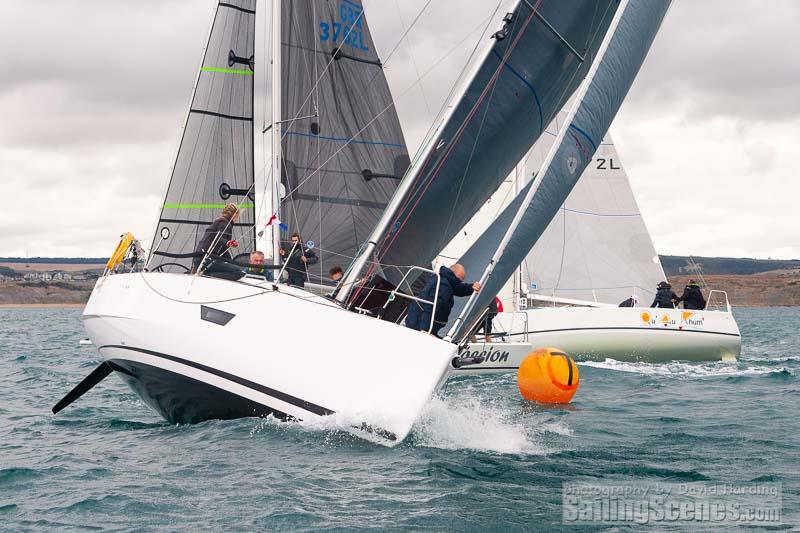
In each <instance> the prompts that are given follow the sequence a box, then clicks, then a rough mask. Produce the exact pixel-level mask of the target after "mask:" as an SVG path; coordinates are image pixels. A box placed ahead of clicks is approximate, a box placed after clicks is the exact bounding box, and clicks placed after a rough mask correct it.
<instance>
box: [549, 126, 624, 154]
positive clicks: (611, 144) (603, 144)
mask: <svg viewBox="0 0 800 533" xmlns="http://www.w3.org/2000/svg"><path fill="white" fill-rule="evenodd" d="M570 128H574V129H576V130H578V131H579V132H581V133H583V134H584V135H586V134H585V133H584V132H583V131H582V130H580V129H578V127H577V126H570ZM544 133H546V134H548V135H550V136H551V137H555V136H556V135H558V134H557V133H553V132H552V131H547V130H544ZM586 138H587V139H589V142H590V143H592V146H594V143H593V142H592V139H591V138H589V136H588V135H586ZM600 146H614V143H600ZM594 149H595V150H597V147H596V146H594Z"/></svg>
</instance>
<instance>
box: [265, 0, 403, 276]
mask: <svg viewBox="0 0 800 533" xmlns="http://www.w3.org/2000/svg"><path fill="white" fill-rule="evenodd" d="M281 19H282V26H281V36H282V46H281V52H282V57H281V62H282V72H281V76H282V102H281V115H282V116H281V120H282V121H283V123H282V130H283V133H282V143H281V144H282V158H283V159H282V167H283V178H282V179H283V184H284V187H285V189H286V192H287V194H286V196H285V198H284V199H283V201H282V203H281V220H282V221H283V222H284V223H285V224H286V225H287V226H288V227H289V230H288V233H293V232H295V231H296V232H298V233H300V235H301V237H302V239H303V241H304V242H307V241H313V242H314V244H315V248H316V252H317V255H318V256H319V259H320V261H319V263H318V264H317V265H314V266H312V267H309V277H310V279H311V281H318V280H319V278H320V277H322V276H323V274H324V273H327V271H328V269H329V268H330V267H332V266H339V265H340V266H346V265H348V264H349V263H350V261H352V258H353V256H355V254H356V252H357V251H358V249H359V247H360V246H361V244H362V243H363V242H364V241H365V240H366V239H367V237H368V236H369V233H370V231H371V230H372V228H373V227H374V226H375V223H376V222H377V220H378V219H379V218H380V216H381V214H382V212H383V210H384V209H385V208H386V204H387V202H388V201H389V199H390V198H391V196H392V194H393V193H394V191H395V189H396V188H397V185H398V183H399V182H400V179H401V178H402V177H403V174H405V171H406V169H407V168H408V165H409V158H408V150H407V148H406V144H405V139H404V138H403V132H402V130H401V128H400V121H399V120H398V118H397V112H396V111H395V108H394V105H393V103H392V95H391V93H390V92H389V86H388V84H387V82H386V78H385V76H384V73H383V67H382V64H381V61H380V58H379V57H378V53H377V50H376V49H375V44H374V42H373V40H372V35H371V34H370V31H369V27H368V25H367V19H366V16H365V14H364V10H363V7H362V5H361V2H360V0H336V1H334V0H289V1H287V0H284V2H283V5H282V16H281ZM284 233H286V232H284ZM284 237H285V234H284Z"/></svg>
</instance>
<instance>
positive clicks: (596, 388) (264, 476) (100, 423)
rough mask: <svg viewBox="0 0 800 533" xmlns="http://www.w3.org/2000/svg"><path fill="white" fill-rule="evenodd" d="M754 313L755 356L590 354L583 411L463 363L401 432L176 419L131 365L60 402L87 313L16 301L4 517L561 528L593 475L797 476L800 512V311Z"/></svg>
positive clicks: (749, 320) (172, 525) (1, 344)
mask: <svg viewBox="0 0 800 533" xmlns="http://www.w3.org/2000/svg"><path fill="white" fill-rule="evenodd" d="M737 313H738V310H737ZM737 320H738V321H739V324H740V328H741V330H742V333H743V344H744V346H743V348H744V353H743V355H742V358H741V359H740V360H739V361H737V362H732V363H686V362H679V363H668V364H646V363H625V362H619V361H613V360H607V361H603V362H600V363H589V362H587V363H581V365H582V366H583V367H584V368H582V369H581V370H582V373H581V377H582V385H581V389H580V390H579V391H578V394H577V396H576V397H575V400H574V402H573V406H572V407H571V408H570V407H543V406H539V405H535V404H531V403H528V402H525V401H523V400H521V399H520V397H519V393H518V390H517V386H516V379H515V376H514V375H495V376H474V377H470V376H460V377H458V378H456V379H453V380H451V381H450V382H449V384H448V386H447V388H446V390H445V391H443V393H442V396H441V397H439V398H435V399H433V400H431V401H430V402H429V403H428V405H427V406H426V408H425V410H424V412H423V413H422V416H421V417H420V419H419V420H418V421H417V423H416V425H415V426H414V428H413V429H412V431H411V435H410V437H409V438H408V439H407V440H406V441H405V442H403V443H401V444H399V445H397V446H395V447H393V448H387V447H384V446H377V445H375V444H372V443H369V442H365V441H364V440H362V439H360V438H358V437H356V436H353V435H352V434H351V433H350V432H349V430H350V429H351V428H350V425H351V424H353V423H357V422H358V421H354V420H352V419H348V418H346V417H342V416H332V417H330V418H324V419H317V420H310V421H305V422H299V423H282V422H278V421H277V420H275V419H241V420H226V421H222V420H219V421H208V422H204V423H201V424H195V425H180V426H175V425H170V424H168V423H166V422H164V421H163V420H162V419H161V418H160V417H159V416H158V415H157V414H156V413H155V412H153V411H152V410H151V409H150V408H149V407H147V405H145V404H144V403H143V402H141V401H139V400H138V399H137V397H136V396H135V394H133V393H132V392H131V391H130V390H129V389H128V387H127V386H125V385H124V384H123V383H122V382H121V381H120V380H118V379H109V380H107V381H105V382H104V383H103V384H101V385H99V386H98V387H96V388H95V389H93V390H92V391H90V392H89V393H87V394H86V395H84V396H83V397H81V398H80V400H78V401H77V402H76V403H75V404H73V405H71V406H70V407H69V408H68V409H67V410H65V411H63V412H62V413H59V415H57V416H53V415H52V414H51V413H50V406H52V405H53V403H55V401H57V400H58V399H60V398H61V397H62V396H63V395H64V393H65V391H66V390H69V389H70V388H71V387H72V386H74V384H75V383H77V382H78V381H80V380H81V379H82V378H83V377H84V376H85V375H86V373H87V372H88V371H89V369H90V368H91V367H93V366H96V364H97V361H98V355H97V353H96V350H95V349H94V348H92V347H88V348H87V347H79V346H78V345H76V343H74V342H71V340H70V339H77V338H78V337H79V336H80V335H82V334H83V333H82V331H81V320H80V312H79V311H74V310H55V309H54V310H44V311H41V310H40V311H36V312H33V311H29V310H19V311H16V310H15V311H9V310H5V309H4V310H2V312H0V328H1V329H0V372H2V374H0V375H3V376H4V378H5V381H4V387H0V406H2V407H0V516H2V519H3V527H4V528H6V529H9V530H30V529H45V528H50V529H59V530H63V529H79V528H83V527H88V526H86V524H89V525H91V526H95V527H102V528H106V529H120V530H126V529H176V528H178V529H198V530H202V529H212V530H217V529H219V530H223V529H236V530H263V529H270V530H272V529H281V530H284V529H285V530H320V529H343V530H350V529H358V528H363V527H364V526H365V525H367V526H369V527H374V528H380V529H389V530H391V529H410V530H427V529H433V530H447V529H476V530H477V529H480V530H494V529H511V530H527V529H530V528H532V527H533V528H535V529H541V530H548V531H549V530H556V529H558V528H561V527H563V526H564V524H563V522H562V515H561V511H562V507H561V504H562V500H561V498H562V484H563V483H564V482H565V481H567V482H568V481H570V480H575V479H586V480H589V481H597V482H599V483H602V482H603V481H608V480H613V481H614V482H615V483H616V482H618V483H636V482H641V481H656V482H669V483H672V482H678V483H695V482H697V483H708V484H717V483H720V484H721V483H733V484H740V483H781V484H782V487H783V494H784V498H783V505H784V511H783V515H782V516H783V519H784V522H785V524H795V523H800V503H798V501H797V498H796V497H795V496H796V495H797V494H799V493H800V492H799V490H800V489H798V487H800V474H798V472H797V468H796V464H795V463H796V456H797V452H798V449H800V440H798V435H800V418H798V417H797V412H798V411H799V410H800V396H798V394H797V383H798V375H800V356H798V354H800V337H798V336H797V335H795V333H794V330H795V329H796V324H797V323H800V309H797V310H780V313H774V312H773V313H772V314H769V311H768V310H766V311H764V310H743V311H742V312H741V314H737ZM19 323H24V324H26V327H25V328H17V327H13V326H14V325H16V324H19ZM265 342H267V341H265ZM23 354H24V355H23ZM695 525H696V526H699V527H703V525H704V524H695ZM676 529H680V527H676Z"/></svg>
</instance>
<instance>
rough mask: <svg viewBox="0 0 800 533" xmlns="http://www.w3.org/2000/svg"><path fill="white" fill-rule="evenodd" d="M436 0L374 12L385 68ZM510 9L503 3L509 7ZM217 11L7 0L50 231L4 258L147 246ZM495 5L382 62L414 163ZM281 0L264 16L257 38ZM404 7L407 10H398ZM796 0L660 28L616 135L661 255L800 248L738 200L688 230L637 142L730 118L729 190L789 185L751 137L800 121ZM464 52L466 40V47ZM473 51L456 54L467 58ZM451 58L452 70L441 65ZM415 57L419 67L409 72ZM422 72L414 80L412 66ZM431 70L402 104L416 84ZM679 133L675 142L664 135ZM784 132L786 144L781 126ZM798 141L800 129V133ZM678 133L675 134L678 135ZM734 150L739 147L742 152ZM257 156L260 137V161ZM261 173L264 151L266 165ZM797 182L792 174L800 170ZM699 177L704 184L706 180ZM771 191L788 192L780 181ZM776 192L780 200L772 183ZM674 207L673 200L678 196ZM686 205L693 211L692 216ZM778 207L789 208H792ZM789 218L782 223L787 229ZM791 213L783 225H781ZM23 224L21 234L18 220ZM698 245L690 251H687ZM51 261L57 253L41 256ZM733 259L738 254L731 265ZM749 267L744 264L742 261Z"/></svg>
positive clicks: (27, 220) (727, 6)
mask: <svg viewBox="0 0 800 533" xmlns="http://www.w3.org/2000/svg"><path fill="white" fill-rule="evenodd" d="M426 1H427V0H402V1H399V0H396V1H387V0H365V3H366V12H367V16H368V18H369V24H370V27H371V29H372V32H373V34H374V36H375V39H376V45H377V47H378V49H379V51H380V53H381V54H382V56H383V57H384V58H385V57H386V56H387V55H388V53H389V51H390V50H391V49H392V48H393V47H394V46H395V44H396V43H397V40H398V39H399V37H400V35H401V34H402V32H403V28H404V27H408V25H409V24H410V23H411V21H412V20H413V19H414V17H415V16H416V14H417V12H418V11H419V9H421V8H422V6H423V5H424V4H425V3H426ZM510 3H511V0H503V5H502V6H501V8H500V11H501V12H503V11H504V10H506V9H507V8H508V5H509V4H510ZM213 4H214V2H213V1H212V0H137V1H136V2H133V1H128V2H120V1H108V0H28V1H25V2H1V3H0V47H2V49H3V50H4V53H3V54H2V55H0V182H2V183H3V184H4V186H7V187H8V186H12V187H14V188H15V190H16V189H20V190H25V191H26V194H27V195H28V196H30V197H32V198H35V199H36V205H37V206H38V207H39V209H40V210H41V211H42V212H45V213H47V217H40V216H30V213H29V209H28V208H27V207H25V206H22V207H21V208H20V209H18V210H16V208H15V207H14V206H13V205H12V206H11V207H10V208H8V209H7V210H6V212H5V213H0V226H2V227H3V228H4V231H3V232H2V233H0V255H6V254H15V253H24V250H25V249H26V248H30V251H31V252H32V253H36V251H39V250H43V251H46V253H49V254H53V255H58V254H63V255H105V254H106V253H107V252H108V250H107V248H109V247H113V244H114V242H115V240H116V238H117V236H118V235H119V232H120V231H125V230H131V231H133V232H134V233H135V234H136V235H137V236H143V237H144V239H145V240H147V239H149V237H150V232H151V230H152V225H153V223H154V217H155V216H156V215H157V207H158V204H159V202H160V199H161V194H162V193H163V191H164V187H165V184H166V181H167V180H168V177H169V170H170V165H171V163H172V157H173V155H174V150H175V145H176V143H177V141H178V138H179V134H180V124H181V121H182V120H183V117H184V114H185V112H186V105H187V104H188V98H189V96H190V92H191V87H192V83H193V82H194V79H195V75H196V68H197V65H198V62H199V59H200V55H201V51H202V46H203V44H204V42H205V39H206V31H207V28H208V23H209V20H210V16H211V13H212V7H213ZM496 5H497V3H496V2H494V1H493V2H486V1H484V0H434V1H433V2H432V3H431V4H430V6H429V7H428V9H427V11H426V13H425V14H424V15H423V17H422V18H421V19H420V21H419V22H418V24H417V26H416V27H415V28H414V29H413V30H412V31H411V32H410V33H409V35H408V40H407V42H406V43H403V44H402V45H401V46H400V47H399V48H398V50H397V51H396V52H395V54H394V56H393V57H392V58H391V59H390V60H389V61H388V63H387V64H386V69H385V71H386V74H387V77H388V79H389V83H390V86H391V88H392V90H393V92H394V94H395V97H396V98H397V100H398V101H397V107H398V111H399V113H400V119H401V121H402V123H403V127H404V130H405V134H406V139H407V140H408V141H409V144H410V148H412V149H415V148H416V146H417V144H418V143H419V141H420V140H421V138H422V136H423V135H424V133H425V132H426V131H427V130H428V128H429V126H430V124H431V121H432V119H433V115H435V114H436V113H437V112H438V111H439V108H440V107H441V105H442V103H443V102H444V100H445V98H446V96H447V95H448V93H449V92H450V90H451V88H452V85H453V83H454V81H455V79H456V77H457V75H458V72H459V71H460V69H461V68H462V67H463V65H464V61H465V60H466V58H467V57H468V55H469V53H470V52H471V50H472V48H473V47H474V45H475V40H476V39H477V33H476V34H475V35H474V36H473V37H470V38H468V39H466V40H464V37H465V35H466V34H467V32H469V31H471V30H473V29H474V28H476V27H479V26H480V23H481V22H482V21H483V20H485V18H486V17H487V16H488V15H489V14H490V13H491V11H492V10H493V9H494V8H495V6H496ZM268 7H269V2H268V1H265V2H260V3H259V9H260V13H259V22H258V31H259V32H261V31H262V30H263V28H264V25H263V22H264V20H265V13H266V12H268V9H267V8H268ZM398 10H399V14H398ZM798 21H800V2H796V1H794V0H770V1H769V2H763V1H752V0H749V1H746V0H739V1H736V2H733V1H727V0H703V1H702V2H700V1H697V0H674V2H673V8H672V9H671V11H670V13H669V14H668V16H667V19H666V22H665V24H664V26H663V29H662V32H661V34H660V35H659V37H658V38H657V40H656V43H655V45H654V46H653V49H652V50H651V54H650V56H649V58H648V60H647V61H646V63H645V66H644V68H643V69H642V72H641V73H640V76H639V78H638V79H637V81H636V83H635V85H634V87H633V88H632V90H631V93H630V96H629V98H628V100H627V101H626V103H625V104H624V106H623V109H622V111H621V113H620V116H619V118H618V121H617V122H618V124H617V126H616V127H615V131H614V132H612V133H614V134H615V136H616V134H617V131H616V130H620V133H619V136H618V138H617V139H616V140H617V142H618V144H619V145H620V146H621V147H624V148H626V149H627V150H623V151H622V159H623V163H624V164H626V166H628V167H629V172H630V174H631V178H632V180H633V182H634V188H635V191H636V192H637V195H638V200H639V203H640V207H641V208H642V211H643V212H644V213H645V214H646V215H649V213H655V214H654V215H652V216H647V220H648V222H650V221H651V218H652V224H651V229H652V230H654V234H656V236H657V237H658V239H657V243H658V242H662V243H666V246H667V248H665V249H661V250H660V251H662V252H674V253H684V252H687V251H690V252H692V253H698V254H701V255H702V253H703V252H707V253H706V255H707V254H708V253H710V252H708V250H713V251H714V252H715V253H724V250H726V249H727V250H748V249H750V250H753V252H751V254H752V253H755V252H756V251H758V252H759V253H763V254H769V253H771V252H769V250H777V249H781V248H782V247H783V248H785V246H786V244H787V239H789V237H791V239H790V240H791V242H792V243H795V244H791V243H790V245H791V246H797V244H796V243H797V242H798V239H797V235H796V234H794V235H791V236H789V237H787V236H785V235H784V236H782V235H781V234H780V233H776V232H772V233H769V238H768V239H765V238H764V237H763V234H762V231H763V232H768V230H767V229H762V228H765V227H766V226H767V225H766V224H761V222H760V219H759V218H758V217H755V215H754V218H748V219H747V220H748V225H749V227H750V228H751V229H752V233H753V234H752V235H751V234H749V233H747V232H744V231H743V232H741V234H739V235H731V234H730V232H729V234H726V235H725V237H724V238H717V236H716V234H718V232H721V231H722V230H721V229H718V227H717V225H715V224H717V223H718V222H719V221H726V222H727V221H731V220H738V218H737V217H735V216H734V215H737V214H738V213H740V212H741V211H742V207H741V205H739V204H738V203H737V202H736V201H734V200H731V199H728V198H724V199H716V198H715V202H714V203H715V209H717V210H718V211H717V210H715V211H713V216H711V215H709V216H708V217H704V218H702V219H700V220H695V219H694V218H693V217H694V215H695V213H696V212H697V210H698V209H703V210H704V207H703V206H702V205H700V206H698V205H695V204H687V205H673V206H672V207H671V208H670V209H669V211H668V213H666V214H663V216H662V214H661V213H660V212H659V209H660V208H659V206H662V205H663V203H664V202H665V198H664V194H665V192H664V191H665V189H669V188H670V186H671V183H670V182H667V183H666V184H660V183H656V181H657V179H656V176H662V177H661V178H660V179H669V178H672V176H670V175H669V173H666V174H658V173H657V170H658V169H659V167H660V168H668V167H669V165H671V164H672V161H671V160H670V158H669V155H668V152H669V145H670V143H671V142H672V139H670V138H665V137H663V135H666V134H662V136H658V137H649V136H647V135H645V134H643V133H639V132H638V131H637V125H639V124H643V123H644V122H645V121H648V120H662V119H665V118H666V119H670V120H673V119H675V118H676V117H680V118H681V119H682V120H683V122H681V123H678V125H677V126H675V128H674V129H672V130H669V131H671V132H674V131H679V130H680V129H681V128H689V127H693V128H703V127H704V125H706V124H709V123H710V121H712V120H713V119H718V118H720V117H721V118H732V119H733V120H735V121H736V124H737V127H738V128H739V130H738V133H739V134H740V136H741V138H742V140H741V142H740V143H739V144H731V146H730V149H729V150H728V151H720V152H717V153H709V154H707V155H705V156H704V157H706V158H707V159H709V160H722V159H725V158H728V157H732V156H734V155H735V154H737V153H743V154H744V156H745V157H746V161H745V164H744V166H743V167H742V168H741V169H737V170H736V174H735V175H729V176H726V180H727V181H726V183H728V184H729V185H730V189H736V188H737V186H738V188H739V189H741V188H742V186H743V185H745V184H747V183H749V182H752V181H753V177H754V176H759V173H765V172H771V173H772V175H773V176H775V175H776V174H775V173H776V172H780V168H783V167H780V168H779V169H778V170H776V169H775V167H776V163H775V160H776V157H777V156H776V149H775V148H774V147H772V146H771V143H770V140H768V139H767V140H764V141H759V140H752V138H751V137H752V136H751V135H749V131H750V129H751V126H752V124H753V122H754V121H759V122H769V123H778V122H780V123H785V122H786V121H787V119H790V118H793V119H795V120H796V119H797V117H798V116H800V99H798V98H797V94H800V69H798V68H797V66H798V65H800V56H798V53H799V52H798V51H797V49H796V48H795V46H794V44H793V42H792V39H793V37H794V35H795V33H796V29H795V25H796V23H797V22H798ZM259 39H260V40H259V42H258V43H257V56H258V57H259V58H260V59H259V60H260V61H262V62H261V63H260V66H261V69H260V70H259V69H257V71H256V84H257V97H259V96H260V98H257V108H256V116H258V117H260V116H262V114H263V113H264V110H265V104H266V105H268V101H266V102H265V100H266V99H268V97H269V92H268V90H267V88H266V87H265V81H266V80H265V74H266V72H265V70H266V64H265V62H264V61H263V59H265V58H262V57H261V56H263V55H264V49H265V48H264V44H265V43H264V36H263V35H261V36H260V37H259ZM462 40H463V42H462ZM459 43H460V44H459ZM454 47H455V50H454V51H453V52H452V53H451V55H449V56H448V57H447V59H446V60H444V61H443V62H442V63H441V64H439V65H437V66H436V67H433V65H434V63H435V62H436V61H438V60H439V59H441V58H442V57H443V56H444V55H445V54H447V53H448V52H451V50H452V49H453V48H454ZM412 57H413V61H412ZM414 62H415V63H416V67H415V65H414ZM432 67H433V70H432V71H431V72H430V73H429V74H428V75H427V76H426V77H425V79H424V80H423V87H424V99H425V100H427V103H428V106H427V107H426V105H425V102H424V100H423V92H422V91H421V90H420V89H419V88H417V87H415V88H412V89H411V90H409V91H408V94H407V95H405V96H401V93H402V92H403V91H405V90H406V89H408V88H409V87H410V86H411V85H412V84H414V83H415V81H416V79H417V75H418V72H419V73H424V72H426V71H428V70H429V69H431V68H432ZM665 131H666V130H665ZM784 131H786V130H784ZM795 131H796V130H795ZM670 134H672V133H670ZM733 142H734V143H735V142H736V141H735V140H734V141H733ZM260 150H261V142H260V139H258V138H257V139H256V151H257V154H260ZM779 153H780V150H778V154H779ZM261 161H262V159H261V157H260V155H257V157H256V162H257V166H260V162H261ZM795 169H796V167H795ZM703 177H704V176H702V175H700V176H698V178H703ZM773 179H775V178H773ZM774 183H775V182H773V185H771V186H773V187H777V185H775V184H774ZM669 201H670V203H671V204H672V202H673V201H672V200H669ZM682 209H683V211H682ZM780 209H783V208H780ZM793 216H795V214H794V213H793V212H788V215H786V216H784V214H783V212H781V213H776V214H775V217H774V218H775V220H782V221H784V219H785V221H784V222H783V227H790V226H791V225H792V220H793V219H792V218H791V217H793ZM680 217H684V218H685V219H688V220H692V221H693V227H705V225H706V224H709V225H708V228H711V229H710V231H708V232H705V233H704V234H703V235H704V236H703V237H702V238H698V237H692V238H684V237H683V235H684V234H683V233H681V231H682V230H681V229H679V228H677V227H676V225H675V224H674V221H675V220H676V219H678V218H680ZM786 217H788V218H786ZM20 221H23V222H20ZM689 246H696V247H697V248H696V249H692V250H684V249H682V248H681V247H689ZM42 253H45V252H42ZM731 253H733V252H731ZM745 255H746V254H745Z"/></svg>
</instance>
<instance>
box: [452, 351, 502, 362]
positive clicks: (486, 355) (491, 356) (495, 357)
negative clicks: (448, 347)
mask: <svg viewBox="0 0 800 533" xmlns="http://www.w3.org/2000/svg"><path fill="white" fill-rule="evenodd" d="M459 355H460V356H461V357H483V362H484V363H489V362H492V363H501V362H504V361H508V356H509V353H508V351H507V350H503V351H502V352H501V351H500V350H494V349H492V348H489V349H488V350H472V351H470V350H469V349H464V350H463V351H461V353H459Z"/></svg>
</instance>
